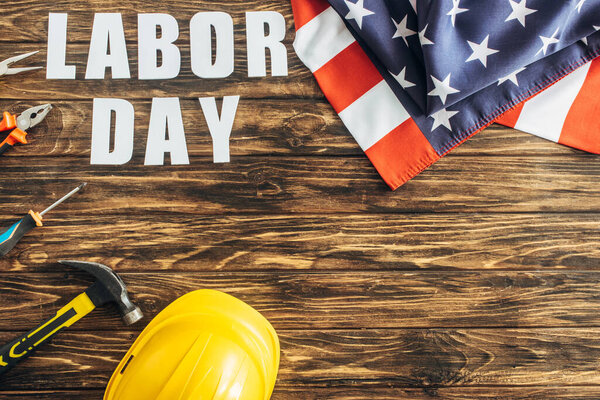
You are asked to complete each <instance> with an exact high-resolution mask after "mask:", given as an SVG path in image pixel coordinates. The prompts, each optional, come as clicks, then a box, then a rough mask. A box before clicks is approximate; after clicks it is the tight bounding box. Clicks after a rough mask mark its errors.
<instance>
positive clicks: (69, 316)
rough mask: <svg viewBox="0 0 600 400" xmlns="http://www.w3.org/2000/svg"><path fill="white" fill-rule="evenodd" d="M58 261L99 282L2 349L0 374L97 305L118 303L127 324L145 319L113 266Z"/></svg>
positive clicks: (0, 351)
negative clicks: (87, 274)
mask: <svg viewBox="0 0 600 400" xmlns="http://www.w3.org/2000/svg"><path fill="white" fill-rule="evenodd" d="M59 262H60V263H61V264H64V265H68V266H70V267H74V268H78V269H81V270H83V271H86V272H88V273H90V274H91V275H92V276H93V277H94V278H95V279H96V281H95V282H94V283H93V284H92V285H91V286H90V287H89V288H87V290H86V291H85V292H83V293H81V294H80V295H79V296H77V297H75V298H74V299H73V300H72V301H71V302H70V303H69V304H67V305H66V306H64V307H63V308H61V309H60V310H58V312H57V313H56V315H55V316H54V317H52V318H50V319H49V320H48V321H46V322H44V323H43V324H41V325H40V326H38V327H37V328H35V329H33V330H31V331H30V332H29V333H26V334H25V335H23V336H21V337H19V338H17V339H15V340H13V341H12V342H10V343H8V344H6V345H4V346H3V347H2V348H1V349H0V375H2V374H3V373H5V372H6V371H8V370H9V369H11V368H12V367H14V366H15V365H16V364H17V363H18V362H19V361H21V360H23V359H24V358H26V357H28V356H29V355H30V354H31V353H32V352H33V351H34V350H35V349H36V348H37V347H38V346H39V345H41V344H42V343H44V342H46V341H47V340H49V339H50V338H52V337H54V335H55V334H57V333H58V332H59V331H60V330H61V329H63V328H65V327H68V326H71V325H72V324H74V323H75V322H77V321H79V320H80V319H81V318H83V317H84V316H86V315H87V314H89V313H90V312H91V311H92V310H93V309H94V308H96V307H99V306H102V305H104V304H107V303H116V304H117V307H118V308H119V311H120V313H121V316H122V318H123V322H125V324H126V325H131V324H133V323H135V322H137V321H139V320H140V319H142V317H143V314H142V311H141V310H140V308H139V307H138V306H136V305H135V304H133V303H132V302H131V300H129V296H128V295H127V287H126V286H125V283H124V282H123V280H122V279H121V277H120V276H119V275H117V273H116V272H114V271H113V270H112V269H110V268H109V267H107V266H106V265H102V264H98V263H93V262H84V261H59Z"/></svg>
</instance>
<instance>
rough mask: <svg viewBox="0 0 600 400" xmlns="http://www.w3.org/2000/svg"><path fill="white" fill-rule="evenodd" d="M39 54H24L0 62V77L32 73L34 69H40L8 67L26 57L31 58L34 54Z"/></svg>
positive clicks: (34, 52)
mask: <svg viewBox="0 0 600 400" xmlns="http://www.w3.org/2000/svg"><path fill="white" fill-rule="evenodd" d="M37 53H39V51H32V52H31V53H25V54H21V55H18V56H14V57H10V58H7V59H6V60H4V61H2V62H0V76H2V75H15V74H18V73H21V72H26V71H33V70H36V69H41V68H42V67H22V68H11V67H10V66H11V65H13V64H14V63H16V62H19V61H21V60H23V59H25V58H27V57H31V56H32V55H34V54H37Z"/></svg>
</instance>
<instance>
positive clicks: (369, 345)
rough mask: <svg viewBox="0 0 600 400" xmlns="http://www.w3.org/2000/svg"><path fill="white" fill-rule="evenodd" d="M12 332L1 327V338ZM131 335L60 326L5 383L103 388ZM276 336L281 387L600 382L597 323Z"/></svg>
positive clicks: (29, 387) (4, 386)
mask: <svg viewBox="0 0 600 400" xmlns="http://www.w3.org/2000/svg"><path fill="white" fill-rule="evenodd" d="M11 337H12V335H11V334H6V333H1V334H0V338H1V340H3V341H7V340H10V338H11ZM134 337H135V332H127V331H114V332H113V331H107V332H95V333H90V332H81V333H79V332H66V331H65V332H62V333H61V334H60V335H58V336H57V337H56V338H55V339H54V341H53V342H52V343H50V344H48V345H45V346H44V347H43V348H40V349H39V350H38V351H37V354H36V355H34V356H33V357H31V358H30V359H28V360H26V361H24V362H23V363H22V364H21V365H19V366H18V367H17V368H15V369H13V370H11V371H9V372H8V373H7V374H5V375H4V376H3V377H2V389H1V390H2V391H14V390H52V389H82V388H83V389H87V390H91V389H102V388H104V387H105V385H106V383H107V381H108V379H109V377H110V375H111V373H112V371H113V369H114V368H115V367H116V365H117V363H118V361H119V360H120V358H121V357H122V356H123V355H124V354H125V352H126V350H127V348H128V347H129V346H130V345H131V343H132V341H133V340H134ZM279 337H280V341H281V346H282V351H281V363H280V370H279V374H278V385H283V386H284V387H290V386H291V387H295V388H302V387H303V386H304V385H305V384H308V385H311V384H312V385H315V384H318V385H323V386H334V387H335V386H342V385H349V386H351V385H352V382H355V381H358V383H360V381H362V380H366V381H367V382H372V381H375V382H387V383H389V384H391V385H394V386H399V387H422V388H432V389H433V390H435V389H436V388H438V387H440V386H467V387H469V386H475V387H478V386H491V385H501V386H526V387H527V386H536V385H537V386H540V385H550V386H554V387H556V386H561V385H596V386H597V385H598V383H600V373H598V368H597V366H598V365H597V361H596V360H597V359H598V357H600V349H599V347H598V340H599V339H600V328H594V329H591V328H578V329H546V328H544V329H515V330H505V329H485V330H477V329H463V330H454V329H450V330H437V329H427V330H410V329H402V330H375V329H368V330H364V329H359V330H352V331H347V330H333V331H329V330H325V331H285V330H283V331H280V332H279ZM455 390H456V389H455ZM479 390H480V391H481V389H479ZM484 390H486V389H484ZM487 390H488V391H489V390H490V388H487ZM529 390H531V388H530V389H529ZM467 393H468V392H467Z"/></svg>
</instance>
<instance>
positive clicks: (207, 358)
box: [104, 290, 279, 400]
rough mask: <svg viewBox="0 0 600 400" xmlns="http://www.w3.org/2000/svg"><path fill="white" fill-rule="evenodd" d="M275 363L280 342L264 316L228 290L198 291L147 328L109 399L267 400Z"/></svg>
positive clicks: (119, 373)
mask: <svg viewBox="0 0 600 400" xmlns="http://www.w3.org/2000/svg"><path fill="white" fill-rule="evenodd" d="M278 368H279V339H278V337H277V333H276V332H275V330H274V329H273V327H272V326H271V324H270V323H269V321H267V319H266V318H265V317H263V316H262V315H261V314H260V313H259V312H258V311H256V310H255V309H253V308H252V307H250V306H249V305H247V304H246V303H244V302H242V301H241V300H238V299H236V298H235V297H233V296H230V295H228V294H225V293H222V292H219V291H216V290H197V291H195V292H191V293H188V294H186V295H184V296H182V297H180V298H179V299H177V300H175V301H174V302H173V303H171V304H170V305H169V306H167V307H166V308H165V309H164V310H163V311H161V312H160V313H159V314H158V315H157V316H156V317H155V318H154V319H153V320H152V321H151V322H150V323H149V324H148V326H147V327H146V328H145V329H144V330H143V331H142V333H141V334H140V336H139V337H138V338H137V340H136V341H135V343H133V345H132V346H131V348H130V349H129V351H128V352H127V354H126V355H125V357H123V359H122V360H121V362H120V363H119V366H118V367H117V369H116V370H115V372H114V373H113V375H112V377H111V378H110V381H109V382H108V387H107V388H106V392H105V394H104V400H137V399H139V400H152V399H160V400H187V399H190V400H191V399H202V400H204V399H214V400H234V399H235V400H268V399H269V398H270V397H271V394H272V392H273V387H274V386H275V379H276V377H277V370H278Z"/></svg>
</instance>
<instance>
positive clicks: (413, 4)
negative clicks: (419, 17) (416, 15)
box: [408, 0, 417, 12]
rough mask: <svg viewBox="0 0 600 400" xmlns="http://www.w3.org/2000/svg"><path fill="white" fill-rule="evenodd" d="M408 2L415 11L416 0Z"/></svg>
mask: <svg viewBox="0 0 600 400" xmlns="http://www.w3.org/2000/svg"><path fill="white" fill-rule="evenodd" d="M408 1H409V2H410V5H411V6H412V8H413V10H415V12H417V0H408Z"/></svg>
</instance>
